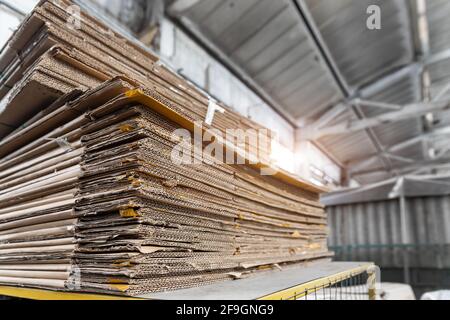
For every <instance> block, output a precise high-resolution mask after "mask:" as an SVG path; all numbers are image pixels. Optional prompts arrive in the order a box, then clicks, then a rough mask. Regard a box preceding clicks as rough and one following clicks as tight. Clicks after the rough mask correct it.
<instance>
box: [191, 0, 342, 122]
mask: <svg viewBox="0 0 450 320" xmlns="http://www.w3.org/2000/svg"><path fill="white" fill-rule="evenodd" d="M186 17H187V18H188V19H189V20H191V21H192V22H193V23H194V24H195V25H196V26H197V27H198V28H199V29H200V30H201V32H202V33H203V34H204V35H206V36H207V37H208V38H209V39H211V40H212V41H213V42H214V43H215V45H217V46H218V47H219V48H220V49H221V50H222V51H223V52H224V53H226V54H227V55H228V56H229V57H230V58H231V60H232V61H233V62H235V63H237V64H238V65H239V66H241V67H242V68H243V69H244V70H245V71H246V73H247V74H248V75H249V76H250V77H251V78H252V79H254V80H255V81H256V82H257V83H258V84H259V85H260V86H261V87H262V88H263V89H264V90H265V91H266V92H267V93H268V94H270V95H271V96H272V97H273V98H274V99H275V101H277V103H279V104H280V105H281V106H282V107H283V108H284V109H285V110H286V111H288V113H289V114H290V115H292V116H293V117H294V118H314V117H316V116H317V115H318V114H320V113H322V112H323V111H324V110H325V109H327V108H329V107H330V106H332V105H334V104H335V103H337V102H338V101H339V100H340V99H342V95H341V94H340V91H339V90H338V88H337V87H336V86H335V84H334V81H333V79H332V77H331V74H330V73H329V71H328V70H327V69H326V67H325V66H324V65H323V64H322V63H321V62H320V60H319V59H318V56H317V52H316V49H315V47H314V45H313V43H312V42H311V40H310V38H308V36H307V30H306V29H305V27H304V25H303V24H302V22H301V19H300V16H299V14H298V12H296V11H295V8H294V7H293V5H292V3H291V1H288V0H278V1H272V0H261V1H255V0H245V1H231V0H227V1H218V0H212V1H210V0H203V1H199V2H198V3H197V4H196V5H195V6H193V7H192V8H191V9H190V10H189V11H188V12H187V13H186Z"/></svg>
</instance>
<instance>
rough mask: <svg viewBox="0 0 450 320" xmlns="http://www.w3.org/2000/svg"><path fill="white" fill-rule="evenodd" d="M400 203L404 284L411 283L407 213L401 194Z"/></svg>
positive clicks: (404, 200)
mask: <svg viewBox="0 0 450 320" xmlns="http://www.w3.org/2000/svg"><path fill="white" fill-rule="evenodd" d="M399 202H400V227H401V238H402V244H403V277H404V281H405V283H406V284H410V283H411V277H410V272H409V248H408V242H409V237H408V227H407V213H406V210H407V208H406V199H405V196H404V194H403V192H402V195H401V197H400V198H399Z"/></svg>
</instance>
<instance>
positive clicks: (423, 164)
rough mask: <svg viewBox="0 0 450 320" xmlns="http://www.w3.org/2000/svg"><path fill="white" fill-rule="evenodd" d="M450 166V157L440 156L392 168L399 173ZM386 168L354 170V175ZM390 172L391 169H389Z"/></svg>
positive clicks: (380, 170) (379, 171) (380, 171)
mask: <svg viewBox="0 0 450 320" xmlns="http://www.w3.org/2000/svg"><path fill="white" fill-rule="evenodd" d="M448 167H450V158H440V159H432V160H427V161H420V162H419V161H418V162H415V163H414V164H411V165H409V166H404V165H402V166H395V167H393V168H392V170H395V171H396V172H398V173H399V174H406V173H408V172H411V171H414V170H416V172H417V170H421V171H422V170H429V169H440V168H448ZM386 171H387V170H386V168H384V167H383V168H381V167H380V168H374V169H369V170H361V171H357V172H352V176H361V175H366V174H375V173H383V172H386ZM387 172H389V171H387Z"/></svg>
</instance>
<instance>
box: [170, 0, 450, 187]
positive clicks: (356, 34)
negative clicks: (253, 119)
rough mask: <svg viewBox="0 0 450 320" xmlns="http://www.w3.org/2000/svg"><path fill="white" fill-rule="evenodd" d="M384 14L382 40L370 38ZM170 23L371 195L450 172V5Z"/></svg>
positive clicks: (274, 12) (234, 15) (229, 4)
mask: <svg viewBox="0 0 450 320" xmlns="http://www.w3.org/2000/svg"><path fill="white" fill-rule="evenodd" d="M372 4H376V5H378V6H379V7H380V9H381V29H380V30H369V29H368V28H367V26H366V21H367V18H368V17H369V15H368V13H367V8H368V7H369V6H370V5H372ZM168 11H169V14H170V15H171V16H172V17H173V18H174V20H176V21H178V22H179V23H180V25H182V26H184V28H185V29H186V30H187V31H189V32H190V33H191V34H192V35H193V36H195V37H197V39H198V40H200V41H201V42H202V43H203V44H204V45H205V46H207V47H208V48H209V49H210V50H211V51H212V52H214V53H216V54H217V55H218V56H219V57H220V58H221V60H222V62H224V63H225V64H226V65H227V66H228V67H230V69H231V70H233V71H234V72H235V73H236V74H238V75H240V76H241V78H242V79H244V80H245V81H246V82H247V84H248V85H249V86H250V87H251V88H253V89H254V90H255V91H257V92H258V93H259V94H260V95H261V96H262V97H263V98H265V99H266V101H267V102H269V103H270V104H271V105H272V106H273V107H274V108H275V109H277V110H278V111H279V112H280V114H282V115H283V116H284V117H285V118H286V119H288V120H289V121H290V122H291V123H292V124H293V125H295V126H297V127H298V139H299V140H305V139H307V140H311V141H313V142H314V143H315V144H317V145H319V146H320V147H321V149H325V150H327V152H328V153H330V154H331V155H332V156H333V158H334V159H337V161H338V162H340V165H341V166H343V167H345V168H347V169H348V171H349V174H350V175H351V176H352V177H353V178H354V179H356V180H357V181H359V182H360V183H363V184H367V183H372V182H376V181H380V180H384V179H388V178H390V177H395V176H398V175H403V174H410V173H413V174H429V173H442V172H447V170H448V169H447V166H446V163H447V161H446V160H448V158H450V156H449V155H448V151H449V150H447V149H450V148H448V147H447V146H446V144H448V140H447V137H448V136H449V135H450V131H449V130H446V128H447V126H449V125H450V113H449V112H448V111H447V108H448V98H450V90H445V89H450V87H449V84H450V42H449V41H448V39H449V33H450V20H449V19H448V16H449V15H450V2H449V1H445V0H429V1H424V0H416V1H407V0H378V1H373V0H358V1H351V0H334V1H328V0H278V1H273V0H239V1H234V0H225V1H223V0H189V1H187V0H176V1H173V2H172V4H171V6H170V7H169V10H168ZM441 101H443V102H441ZM305 124H306V125H305Z"/></svg>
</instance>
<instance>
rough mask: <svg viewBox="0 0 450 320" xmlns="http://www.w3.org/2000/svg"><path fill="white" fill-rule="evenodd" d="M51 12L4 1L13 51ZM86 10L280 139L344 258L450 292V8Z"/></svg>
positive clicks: (117, 5)
mask: <svg viewBox="0 0 450 320" xmlns="http://www.w3.org/2000/svg"><path fill="white" fill-rule="evenodd" d="M38 2H39V1H37V0H20V1H18V0H17V1H15V0H1V1H0V18H1V20H2V26H1V30H0V45H1V46H5V48H6V49H5V48H4V49H3V51H5V50H8V43H9V42H8V39H10V37H11V36H13V37H14V34H15V31H16V30H17V29H18V28H19V27H20V25H21V23H22V21H24V19H26V17H27V16H28V15H29V14H30V12H32V10H33V8H34V6H35V5H36V4H38ZM56 2H58V1H56ZM62 2H65V1H62ZM74 3H75V5H76V7H78V6H79V7H81V9H82V10H84V11H86V12H88V13H89V14H91V15H92V16H94V17H95V18H97V19H99V20H101V21H102V23H104V24H105V25H107V26H108V27H109V28H111V30H114V32H116V33H118V34H120V35H121V36H122V37H123V39H125V40H123V41H124V42H125V41H129V42H130V43H133V45H135V46H136V48H139V50H142V51H145V52H148V53H149V54H152V55H156V56H158V57H159V59H160V61H161V64H163V65H164V66H167V68H169V69H170V70H171V71H172V72H173V73H176V74H177V75H178V76H179V77H180V78H182V79H183V81H186V82H187V83H189V85H192V86H193V87H195V88H197V89H198V90H199V91H200V92H201V93H202V94H205V95H206V96H208V97H209V99H213V100H214V101H217V102H218V103H221V104H223V105H225V106H227V107H229V108H230V109H231V110H233V111H234V112H236V114H238V115H239V116H241V117H243V118H246V119H249V120H251V121H253V122H254V123H256V124H257V125H259V126H262V127H265V128H268V129H269V130H271V131H273V132H274V133H275V134H276V139H274V142H273V144H272V149H271V155H270V156H271V160H272V161H273V162H274V163H275V164H276V166H277V167H279V168H281V169H282V170H283V172H284V171H285V172H287V173H289V174H292V175H293V176H296V177H298V178H299V179H300V180H301V181H305V182H307V183H309V184H311V185H312V186H315V187H317V188H318V190H326V192H324V193H323V194H322V197H321V203H322V204H323V205H324V206H326V213H327V216H328V218H327V221H328V228H329V235H328V248H329V249H330V250H331V251H333V252H334V257H333V259H334V261H368V262H373V263H375V265H377V266H379V267H380V268H381V276H382V281H383V282H393V283H404V284H407V285H410V286H411V287H412V289H413V290H414V293H415V296H416V297H417V298H420V297H421V296H422V295H423V294H424V293H426V292H430V291H437V290H450V277H449V272H450V260H449V257H450V252H449V244H450V147H449V137H450V110H449V109H450V42H449V41H448V39H449V35H450V20H449V19H448V18H447V17H448V15H450V1H448V0H333V1H330V0H280V1H272V0H239V1H236V0H151V1H144V0H76V1H74ZM107 36H108V35H107V34H106V33H105V37H107ZM2 86H4V83H3V80H2ZM9 89H10V88H9ZM4 101H6V102H4ZM9 102H10V101H9V100H8V99H6V100H5V99H2V101H1V102H0V114H1V113H3V112H4V110H6V107H5V105H6V104H7V103H9ZM15 129H17V128H15ZM5 130H6V129H5ZM5 132H6V131H5ZM9 133H10V132H9ZM9 133H8V134H9ZM8 134H6V133H3V131H2V134H1V136H2V139H3V138H5V137H6V138H7V137H8ZM0 165H1V162H0ZM314 190H315V189H314ZM0 192H1V191H0ZM321 193H322V191H321ZM1 199H2V198H1V194H0V201H1ZM1 208H2V205H1V204H0V212H1ZM5 212H6V211H5ZM0 256H1V253H0ZM0 269H1V268H0ZM0 282H1V281H0Z"/></svg>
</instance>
